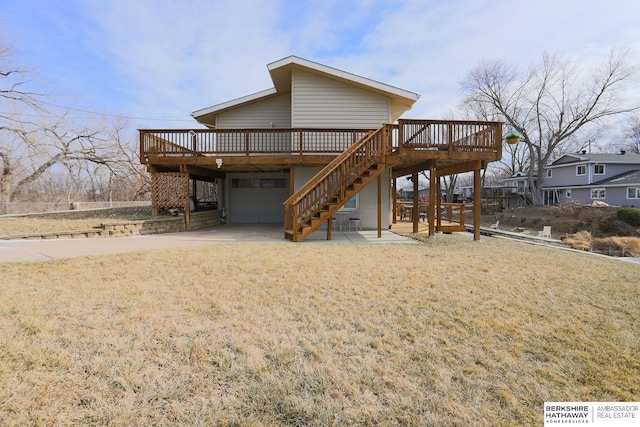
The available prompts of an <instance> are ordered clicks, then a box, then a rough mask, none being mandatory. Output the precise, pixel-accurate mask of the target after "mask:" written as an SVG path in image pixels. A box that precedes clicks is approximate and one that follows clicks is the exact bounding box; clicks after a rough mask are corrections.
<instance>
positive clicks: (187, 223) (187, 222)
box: [183, 172, 191, 230]
mask: <svg viewBox="0 0 640 427" xmlns="http://www.w3.org/2000/svg"><path fill="white" fill-rule="evenodd" d="M189 176H190V175H189V172H187V173H185V174H184V179H185V183H184V187H183V188H184V191H185V192H186V193H187V201H186V203H185V207H184V225H185V228H186V229H187V230H189V226H190V225H191V203H189V202H190V201H191V197H190V195H189Z"/></svg>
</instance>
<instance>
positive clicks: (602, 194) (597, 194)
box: [591, 188, 607, 200]
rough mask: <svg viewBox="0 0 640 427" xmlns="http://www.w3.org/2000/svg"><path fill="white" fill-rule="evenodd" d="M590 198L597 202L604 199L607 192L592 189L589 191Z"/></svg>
mask: <svg viewBox="0 0 640 427" xmlns="http://www.w3.org/2000/svg"><path fill="white" fill-rule="evenodd" d="M591 198H592V199H599V200H602V199H606V198H607V190H606V189H605V188H593V189H591Z"/></svg>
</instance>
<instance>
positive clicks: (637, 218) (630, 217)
mask: <svg viewBox="0 0 640 427" xmlns="http://www.w3.org/2000/svg"><path fill="white" fill-rule="evenodd" d="M616 216H617V217H618V219H619V220H620V221H624V222H626V223H627V224H629V225H633V226H636V227H637V226H640V210H638V209H635V208H620V209H618V211H617V212H616Z"/></svg>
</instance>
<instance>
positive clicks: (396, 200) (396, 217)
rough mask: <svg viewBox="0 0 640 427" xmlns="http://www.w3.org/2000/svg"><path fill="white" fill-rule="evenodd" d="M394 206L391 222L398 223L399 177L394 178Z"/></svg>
mask: <svg viewBox="0 0 640 427" xmlns="http://www.w3.org/2000/svg"><path fill="white" fill-rule="evenodd" d="M392 197H393V206H392V209H393V210H392V212H393V215H392V218H391V223H392V224H396V223H397V221H398V216H397V213H398V178H393V196H392Z"/></svg>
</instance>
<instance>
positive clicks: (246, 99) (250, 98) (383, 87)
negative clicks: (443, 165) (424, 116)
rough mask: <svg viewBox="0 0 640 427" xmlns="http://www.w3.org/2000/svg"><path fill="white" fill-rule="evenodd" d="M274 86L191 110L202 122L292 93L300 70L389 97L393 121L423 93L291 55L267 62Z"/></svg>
mask: <svg viewBox="0 0 640 427" xmlns="http://www.w3.org/2000/svg"><path fill="white" fill-rule="evenodd" d="M267 69H268V70H269V74H270V75H271V80H272V81H273V84H274V87H273V88H271V89H267V90H264V91H261V92H257V93H254V94H251V95H247V96H243V97H241V98H237V99H234V100H231V101H227V102H223V103H221V104H217V105H213V106H211V107H208V108H203V109H201V110H197V111H194V112H193V113H191V116H193V117H194V118H195V119H196V120H198V121H199V122H201V123H204V122H210V121H211V119H212V118H213V117H214V116H215V115H217V114H220V113H222V112H224V111H227V110H231V109H234V108H237V107H239V106H241V105H246V104H250V103H252V102H258V101H262V100H265V99H267V98H270V97H275V96H279V95H284V94H286V93H290V92H291V74H292V72H293V70H301V71H304V72H306V73H310V74H314V75H317V76H320V77H324V78H327V79H330V80H334V81H337V82H340V83H343V84H347V85H351V86H355V87H357V88H360V89H364V90H366V91H369V92H373V93H377V94H379V95H383V96H386V97H388V98H389V99H390V100H391V121H392V122H393V121H395V120H397V119H398V118H399V117H400V116H401V115H402V114H403V113H404V112H405V111H407V110H409V109H410V108H411V107H412V106H413V104H414V103H415V102H416V101H417V100H418V99H419V98H420V95H418V94H417V93H414V92H410V91H407V90H404V89H400V88H397V87H395V86H390V85H387V84H384V83H380V82H378V81H375V80H371V79H367V78H365V77H362V76H358V75H356V74H351V73H348V72H346V71H342V70H338V69H337V68H332V67H329V66H326V65H322V64H319V63H317V62H313V61H309V60H307V59H303V58H299V57H297V56H293V55H292V56H288V57H286V58H283V59H280V60H278V61H275V62H272V63H270V64H268V65H267Z"/></svg>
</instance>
